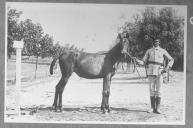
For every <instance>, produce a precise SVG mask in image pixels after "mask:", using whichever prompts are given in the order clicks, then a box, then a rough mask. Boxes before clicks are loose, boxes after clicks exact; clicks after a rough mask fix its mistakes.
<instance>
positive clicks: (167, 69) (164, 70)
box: [161, 66, 170, 74]
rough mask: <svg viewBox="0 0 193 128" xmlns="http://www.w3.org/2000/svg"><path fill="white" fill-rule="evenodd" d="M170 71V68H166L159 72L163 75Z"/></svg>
mask: <svg viewBox="0 0 193 128" xmlns="http://www.w3.org/2000/svg"><path fill="white" fill-rule="evenodd" d="M169 70H170V67H169V66H166V68H164V69H163V70H162V71H161V74H163V73H166V72H168V71H169Z"/></svg>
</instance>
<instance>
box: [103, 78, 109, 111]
mask: <svg viewBox="0 0 193 128" xmlns="http://www.w3.org/2000/svg"><path fill="white" fill-rule="evenodd" d="M110 84H111V74H108V75H106V76H105V77H104V79H103V92H102V104H101V110H102V112H103V113H106V111H108V112H110V108H109V95H110Z"/></svg>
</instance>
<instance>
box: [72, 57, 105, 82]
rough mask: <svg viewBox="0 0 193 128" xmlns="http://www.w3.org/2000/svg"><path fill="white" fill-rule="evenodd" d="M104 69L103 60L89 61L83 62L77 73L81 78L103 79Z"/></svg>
mask: <svg viewBox="0 0 193 128" xmlns="http://www.w3.org/2000/svg"><path fill="white" fill-rule="evenodd" d="M102 67H103V60H102V59H100V58H99V59H93V60H92V59H87V60H84V61H81V63H80V64H79V65H78V68H77V69H76V71H75V72H76V73H77V74H78V75H79V76H80V77H84V78H93V79H94V78H101V77H102Z"/></svg>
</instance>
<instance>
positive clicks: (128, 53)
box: [125, 52, 146, 82]
mask: <svg viewBox="0 0 193 128" xmlns="http://www.w3.org/2000/svg"><path fill="white" fill-rule="evenodd" d="M125 53H126V54H127V55H128V56H129V57H130V58H131V59H132V60H133V62H134V63H135V64H136V60H135V59H134V57H132V56H131V55H130V54H129V53H128V52H125ZM135 69H136V71H137V74H138V76H139V78H141V80H142V81H144V82H146V81H145V80H144V79H143V77H142V76H141V75H140V73H139V71H138V69H137V67H136V66H135ZM145 70H146V66H145Z"/></svg>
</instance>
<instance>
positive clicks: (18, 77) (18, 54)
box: [13, 41, 23, 115]
mask: <svg viewBox="0 0 193 128" xmlns="http://www.w3.org/2000/svg"><path fill="white" fill-rule="evenodd" d="M13 47H14V48H16V90H15V91H16V113H17V114H18V115H20V91H21V51H22V48H23V41H14V44H13Z"/></svg>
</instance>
